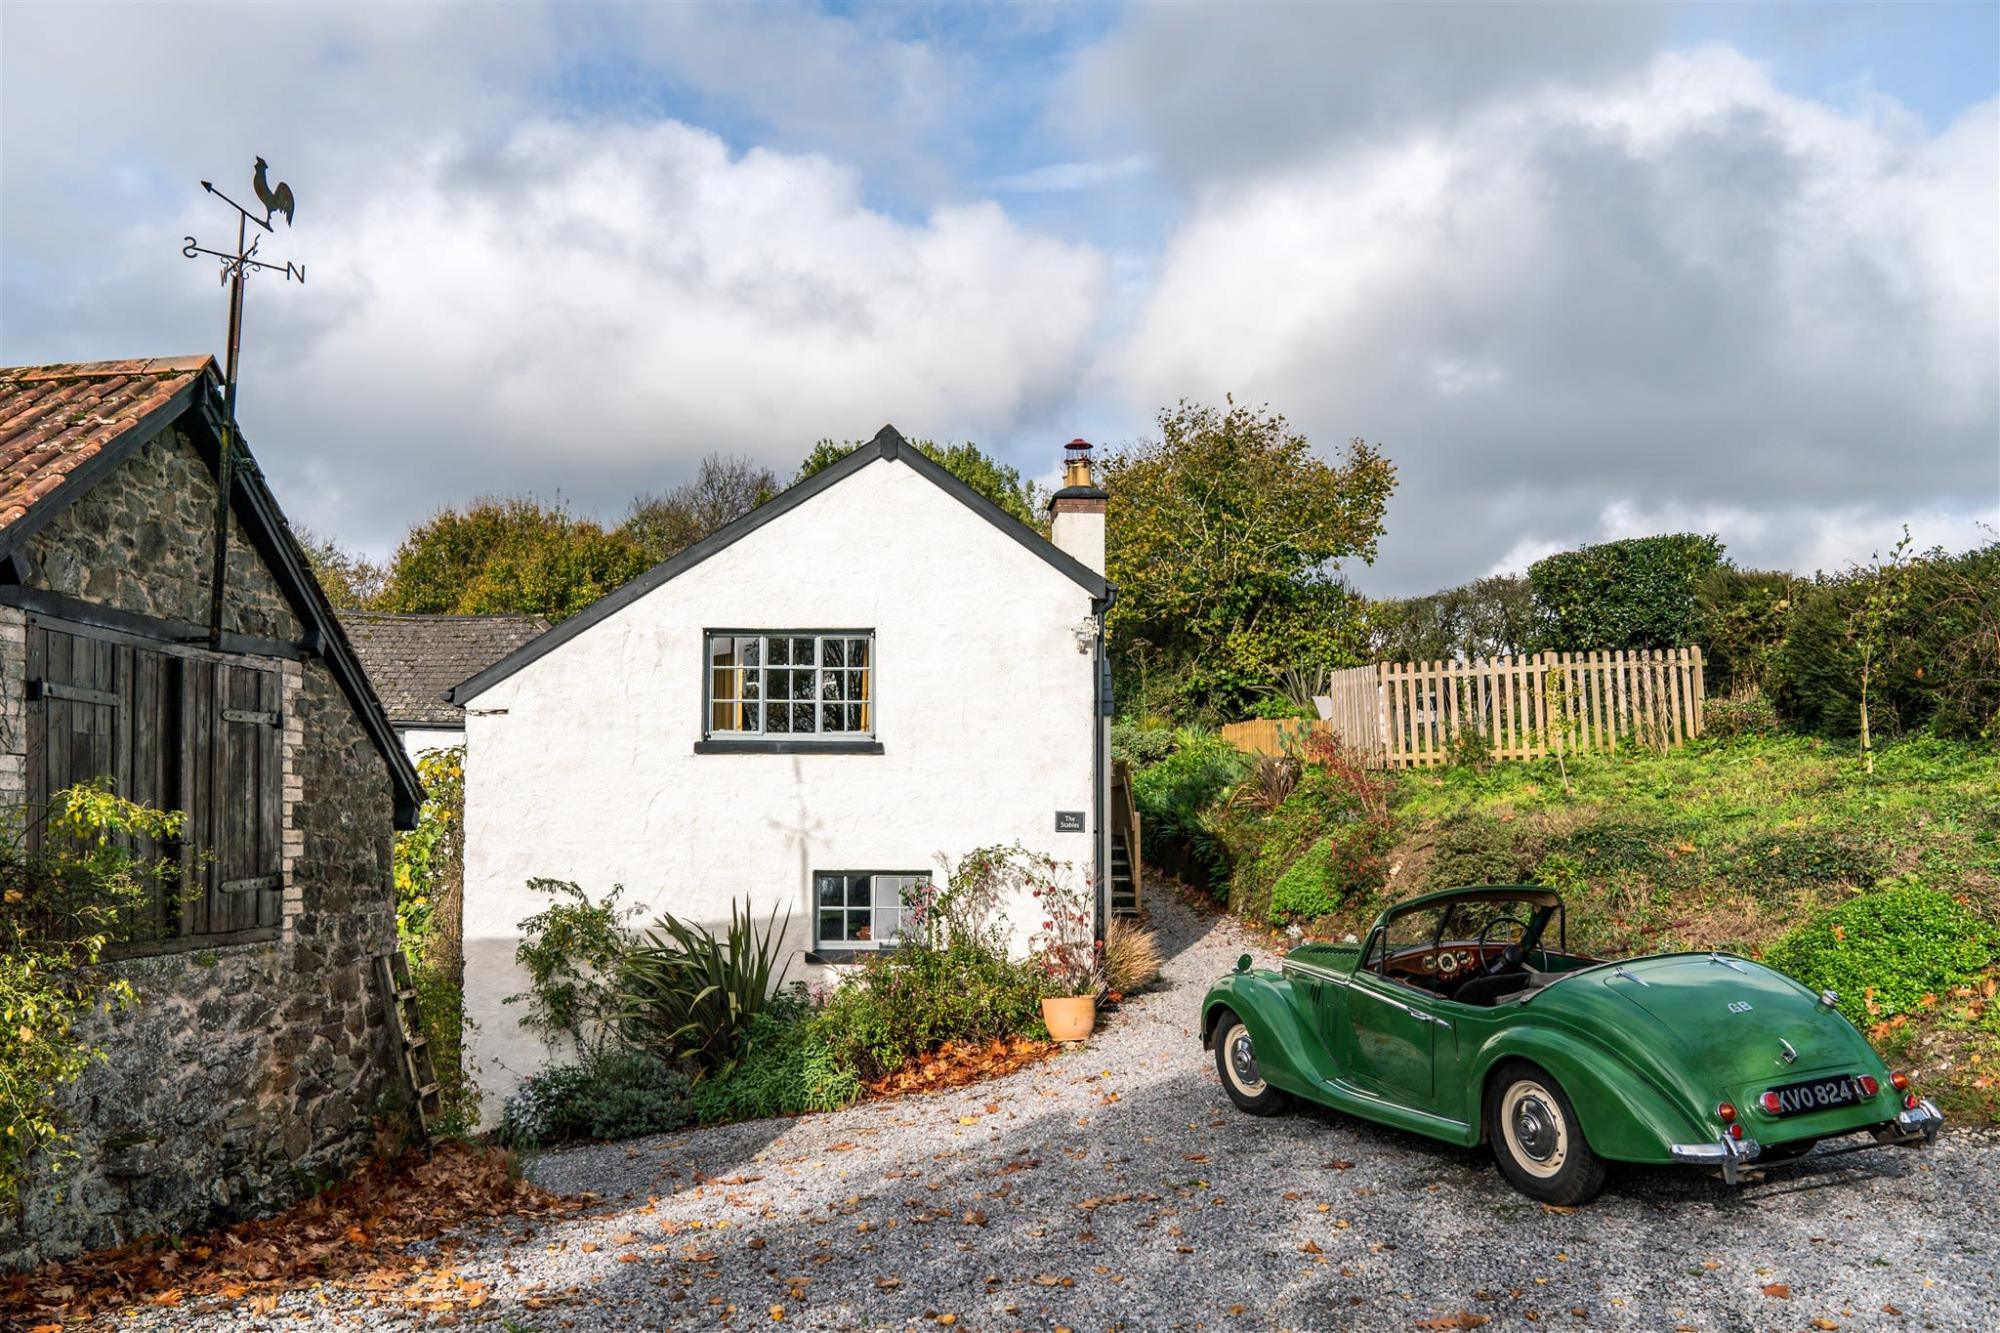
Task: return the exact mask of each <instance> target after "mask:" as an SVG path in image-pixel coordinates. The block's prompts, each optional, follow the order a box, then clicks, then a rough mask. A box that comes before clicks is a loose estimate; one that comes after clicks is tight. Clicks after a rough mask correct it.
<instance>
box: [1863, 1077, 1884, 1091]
mask: <svg viewBox="0 0 2000 1333" xmlns="http://www.w3.org/2000/svg"><path fill="white" fill-rule="evenodd" d="M1880 1091H1882V1085H1881V1084H1880V1083H1877V1082H1876V1081H1875V1076H1874V1075H1873V1074H1863V1075H1862V1076H1861V1095H1862V1096H1863V1097H1873V1096H1874V1095H1875V1094H1876V1093H1878V1092H1880Z"/></svg>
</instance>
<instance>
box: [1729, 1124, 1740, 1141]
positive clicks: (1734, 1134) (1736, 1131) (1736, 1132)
mask: <svg viewBox="0 0 2000 1333" xmlns="http://www.w3.org/2000/svg"><path fill="white" fill-rule="evenodd" d="M1729 1137H1730V1138H1732V1139H1740V1138H1742V1137H1743V1126H1741V1125H1731V1126H1730V1127H1729Z"/></svg>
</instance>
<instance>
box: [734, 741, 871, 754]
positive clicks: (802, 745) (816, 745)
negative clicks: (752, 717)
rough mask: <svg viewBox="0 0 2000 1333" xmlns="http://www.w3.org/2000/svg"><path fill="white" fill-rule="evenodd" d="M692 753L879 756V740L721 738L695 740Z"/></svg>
mask: <svg viewBox="0 0 2000 1333" xmlns="http://www.w3.org/2000/svg"><path fill="white" fill-rule="evenodd" d="M694 752H695V753H696V754H881V753H882V742H880V741H863V740H853V741H779V740H769V739H762V738H760V739H756V740H751V739H748V738H745V739H743V740H733V739H723V738H718V739H714V740H705V741H696V742H695V743H694Z"/></svg>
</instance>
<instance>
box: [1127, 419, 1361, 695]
mask: <svg viewBox="0 0 2000 1333" xmlns="http://www.w3.org/2000/svg"><path fill="white" fill-rule="evenodd" d="M1159 426H1160V434H1159V438H1157V439H1154V440H1149V441H1147V442H1145V443H1143V444H1140V445H1137V446H1134V447H1131V448H1127V449H1122V450H1119V451H1116V452H1114V453H1112V454H1111V455H1110V456H1109V457H1108V458H1107V459H1105V461H1104V463H1103V466H1102V470H1101V479H1102V484H1103V486H1104V488H1105V490H1106V491H1108V492H1109V493H1110V497H1111V498H1110V504H1109V512H1108V514H1107V519H1108V522H1107V528H1106V543H1107V549H1106V562H1107V573H1108V575H1109V577H1110V580H1111V582H1112V583H1114V584H1116V585H1117V588H1118V596H1117V599H1116V600H1115V601H1114V602H1113V603H1112V606H1111V611H1110V624H1109V630H1110V634H1111V651H1112V654H1113V656H1112V663H1113V670H1114V672H1115V673H1116V675H1117V677H1118V684H1119V689H1120V692H1121V696H1122V697H1125V698H1128V699H1134V700H1135V702H1136V704H1137V707H1138V710H1139V711H1142V712H1157V713H1165V714H1168V715H1169V716H1176V717H1181V718H1190V719H1191V718H1199V717H1211V718H1213V717H1226V716H1229V715H1231V714H1234V713H1236V712H1238V711H1240V709H1241V708H1242V707H1243V706H1244V704H1245V703H1246V702H1247V701H1248V700H1249V699H1250V698H1252V697H1253V696H1254V695H1255V694H1256V693H1257V692H1258V691H1259V690H1263V689H1268V688H1269V687H1270V686H1271V684H1272V683H1273V682H1274V681H1275V680H1277V679H1278V677H1279V676H1280V675H1281V674H1282V673H1283V672H1285V671H1287V670H1289V669H1292V668H1306V669H1312V668H1330V667H1338V666H1345V665H1350V664H1352V663H1354V662H1356V661H1358V660H1359V658H1360V654H1361V653H1362V651H1363V650H1364V646H1365V643H1364V640H1365V635H1364V630H1363V627H1362V623H1361V616H1360V603H1359V599H1358V598H1356V597H1355V596H1354V595H1353V594H1352V593H1350V592H1349V591H1348V590H1347V588H1346V586H1345V585H1344V584H1343V583H1342V581H1341V579H1340V569H1339V566H1340V562H1341V561H1343V560H1347V559H1354V558H1358V559H1361V560H1364V561H1372V560H1373V559H1374V557H1375V552H1376V546H1377V543H1378V542H1379V541H1380V540H1381V536H1382V528H1383V512H1384V510H1385V508H1386V507H1387V505H1388V502H1389V496H1390V494H1391V492H1393V491H1394V489H1395V485H1396V469H1395V467H1394V465H1393V464H1391V463H1390V462H1389V460H1388V459H1387V458H1385V457H1383V455H1382V453H1381V451H1380V450H1379V449H1377V448H1376V447H1375V446H1374V445H1371V444H1368V443H1366V442H1365V441H1362V440H1359V439H1357V440H1353V441H1351V442H1350V443H1349V444H1348V446H1347V447H1346V449H1345V450H1344V451H1343V452H1342V453H1341V455H1340V457H1338V458H1337V459H1333V460H1328V459H1324V458H1321V457H1319V456H1318V455H1317V454H1315V453H1314V452H1313V450H1312V446H1311V444H1310V442H1309V441H1308V440H1307V439H1306V437H1305V436H1304V435H1303V434H1301V433H1299V432H1298V431H1296V430H1294V429H1293V428H1292V426H1291V424H1290V423H1289V422H1287V421H1286V420H1285V418H1284V417H1283V416H1281V415H1279V414H1278V413H1276V412H1273V411H1271V410H1270V409H1269V408H1267V407H1256V408H1251V407H1244V406H1240V405H1238V404H1237V403H1236V402H1235V401H1234V400H1233V399H1232V400H1228V401H1227V402H1226V404H1225V405H1224V406H1223V407H1221V408H1216V407H1209V406H1205V405H1202V404H1197V403H1189V402H1186V401H1183V402H1181V403H1180V404H1179V405H1178V406H1176V407H1173V408H1169V409H1168V410H1166V411H1164V412H1162V413H1161V414H1160V418H1159Z"/></svg>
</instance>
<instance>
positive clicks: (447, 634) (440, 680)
mask: <svg viewBox="0 0 2000 1333" xmlns="http://www.w3.org/2000/svg"><path fill="white" fill-rule="evenodd" d="M340 618H341V621H342V623H343V624H345V625H346V627H347V637H348V639H349V640H350V641H351V642H352V643H353V644H354V651H355V652H356V653H358V654H360V656H361V664H362V665H363V666H364V667H366V668H367V670H368V678H369V680H371V681H373V682H374V685H375V693H376V694H377V695H379V696H380V697H381V700H382V706H383V708H385V709H386V710H387V711H388V714H389V720H390V721H391V722H393V723H394V724H395V725H397V726H399V727H410V726H446V727H455V726H458V725H460V724H461V723H462V722H463V721H464V720H465V711H464V710H463V709H461V708H460V707H459V706H458V705H457V704H454V703H447V702H446V701H445V698H444V694H445V691H446V690H449V689H450V688H451V687H452V686H454V685H456V684H458V683H459V682H460V681H462V680H465V679H467V678H468V677H471V676H476V675H478V674H479V673H480V672H482V671H484V670H485V669H486V668H487V667H490V666H492V665H493V664H494V663H495V662H498V661H499V660H500V659H501V658H503V657H505V656H507V655H508V654H509V653H511V652H513V651H514V650H515V649H517V648H519V647H521V646H522V645H523V644H525V643H527V642H528V641H529V640H530V639H533V638H535V637H536V636H538V635H540V634H542V633H543V632H544V631H546V630H547V629H548V627H549V622H548V621H546V620H544V619H542V618H541V617H540V616H412V615H388V614H385V613H382V612H375V611H343V612H341V616H340Z"/></svg>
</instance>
